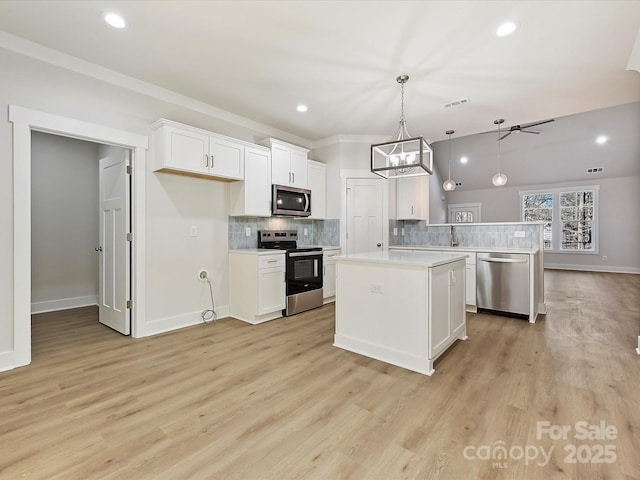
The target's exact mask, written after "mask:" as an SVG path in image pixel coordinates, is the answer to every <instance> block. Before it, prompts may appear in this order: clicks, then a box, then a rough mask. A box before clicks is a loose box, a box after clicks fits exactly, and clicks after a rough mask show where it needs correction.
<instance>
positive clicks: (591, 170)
mask: <svg viewBox="0 0 640 480" xmlns="http://www.w3.org/2000/svg"><path fill="white" fill-rule="evenodd" d="M603 171H604V168H603V167H593V168H587V173H602V172H603Z"/></svg>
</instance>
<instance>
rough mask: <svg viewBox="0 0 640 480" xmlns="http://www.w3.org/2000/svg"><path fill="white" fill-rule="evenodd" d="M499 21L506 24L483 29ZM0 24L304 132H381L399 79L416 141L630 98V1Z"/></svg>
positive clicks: (365, 6)
mask: <svg viewBox="0 0 640 480" xmlns="http://www.w3.org/2000/svg"><path fill="white" fill-rule="evenodd" d="M108 11H115V12H118V13H120V14H121V15H123V16H124V17H125V19H126V21H127V22H128V25H127V28H125V29H122V30H117V29H114V28H112V27H109V26H107V25H106V24H105V23H104V21H103V19H102V15H103V14H104V13H106V12H108ZM506 20H515V21H517V22H518V23H519V24H520V28H519V29H518V30H517V31H516V32H515V33H513V34H512V35H510V36H508V37H498V36H496V35H495V30H496V28H497V27H498V25H499V24H501V23H502V22H503V21H506ZM0 30H4V31H5V32H8V33H10V34H12V35H16V36H19V37H22V38H24V39H27V40H29V41H32V42H35V43H38V44H41V45H44V46H47V47H49V48H51V49H54V50H57V51H60V52H63V53H66V54H69V55H72V56H74V57H78V58H81V59H84V60H87V61H89V62H92V63H94V64H97V65H101V66H103V67H107V68H109V69H112V70H114V71H116V72H120V73H123V74H125V75H128V76H130V77H133V78H136V79H139V80H142V81H145V82H148V83H151V84H154V85H157V86H161V87H164V88H166V89H169V90H171V91H174V92H177V93H180V94H182V95H185V96H187V97H190V98H193V99H196V100H199V101H201V102H204V103H207V104H209V105H213V106H215V107H218V108H220V109H223V110H226V111H228V112H231V113H233V114H236V115H240V116H242V117H245V118H247V119H251V120H253V121H256V122H260V123H263V124H265V125H269V126H271V127H274V128H277V129H279V130H282V131H285V132H289V133H291V134H293V135H296V136H298V137H301V138H304V139H307V140H309V141H316V140H320V139H324V138H327V137H332V136H334V135H383V136H385V137H390V136H392V135H393V134H394V133H395V131H396V129H397V123H398V120H399V116H400V87H399V85H398V84H397V83H396V80H395V79H396V77H397V76H398V75H399V74H408V75H409V77H410V80H409V82H408V83H407V84H406V87H405V114H406V119H407V126H408V129H409V132H410V133H411V134H412V135H423V136H425V137H426V138H428V139H429V141H431V142H436V141H438V140H443V139H445V138H446V135H445V133H444V132H445V131H446V130H448V129H454V130H455V131H456V134H455V136H456V137H460V136H467V135H471V134H475V133H478V132H484V131H487V130H492V129H493V128H494V125H493V120H494V119H496V118H504V119H505V124H504V125H505V126H507V127H508V126H510V125H514V124H522V123H527V122H533V121H537V120H541V119H546V118H559V117H564V116H567V115H571V114H575V113H578V112H587V111H591V110H596V109H602V108H605V107H610V106H614V105H622V104H628V103H630V102H638V101H640V76H639V74H638V72H636V71H633V70H627V65H628V63H629V59H630V56H631V54H632V50H633V48H634V42H636V37H637V36H638V33H639V31H640V1H602V2H600V1H554V2H549V1H481V2H480V1H475V0H474V1H267V0H265V1H189V2H185V1H103V0H97V1H76V0H74V1H55V0H49V1H46V2H44V1H30V0H19V1H12V0H4V1H0ZM462 98H468V99H469V102H468V103H466V104H462V105H460V106H455V107H450V108H445V107H444V104H446V103H449V102H451V101H454V100H458V99H462ZM299 103H304V104H306V105H307V106H308V108H309V110H308V111H307V112H306V113H299V112H297V111H296V106H297V105H298V104H299ZM561 123H562V122H561V121H560V120H557V121H556V122H554V123H550V124H547V125H543V126H541V127H540V130H541V131H544V132H545V134H546V132H551V131H553V129H558V128H559V126H560V125H561ZM486 136H487V135H482V137H483V138H484V137H486ZM474 137H475V136H474ZM513 137H516V135H511V136H510V137H508V138H507V139H506V140H505V141H504V142H502V144H503V146H504V148H506V149H507V150H508V149H509V148H513V147H514V146H515V145H517V142H520V141H525V142H531V143H530V148H535V143H534V142H535V141H536V139H540V137H542V135H523V134H521V135H519V137H531V138H523V139H522V140H518V139H515V138H513ZM507 140H509V141H510V142H511V146H507V145H508V144H507ZM485 142H486V145H487V146H486V147H485V149H486V150H491V149H493V148H494V147H495V142H489V141H485ZM507 154H508V153H507ZM466 186H467V184H465V187H466Z"/></svg>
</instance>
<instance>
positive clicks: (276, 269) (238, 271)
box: [229, 250, 286, 325]
mask: <svg viewBox="0 0 640 480" xmlns="http://www.w3.org/2000/svg"><path fill="white" fill-rule="evenodd" d="M285 298H286V288H285V256H284V253H271V252H269V253H263V252H260V251H255V250H247V251H242V250H232V251H230V252H229V313H230V315H231V316H232V317H234V318H237V319H238V320H243V321H245V322H248V323H251V324H254V325H255V324H258V323H262V322H266V321H268V320H273V319H274V318H279V317H281V316H282V310H283V309H284V308H285Z"/></svg>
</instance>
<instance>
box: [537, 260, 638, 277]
mask: <svg viewBox="0 0 640 480" xmlns="http://www.w3.org/2000/svg"><path fill="white" fill-rule="evenodd" d="M544 268H546V269H549V270H579V271H581V272H603V273H631V274H636V275H639V274H640V268H635V267H616V266H606V265H603V266H599V265H565V264H562V263H545V264H544Z"/></svg>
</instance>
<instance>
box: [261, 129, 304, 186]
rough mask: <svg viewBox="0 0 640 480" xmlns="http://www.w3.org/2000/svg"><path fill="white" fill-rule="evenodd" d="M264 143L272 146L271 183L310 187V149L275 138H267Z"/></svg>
mask: <svg viewBox="0 0 640 480" xmlns="http://www.w3.org/2000/svg"><path fill="white" fill-rule="evenodd" d="M264 144H265V145H266V146H268V147H270V148H271V183H273V184H277V185H291V186H295V187H300V188H308V180H307V154H308V153H309V150H307V149H305V148H302V147H298V146H297V145H292V144H290V143H286V142H282V141H280V140H277V139H275V138H268V139H266V140H265V141H264Z"/></svg>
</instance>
